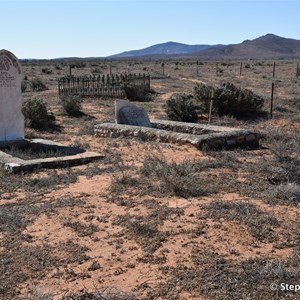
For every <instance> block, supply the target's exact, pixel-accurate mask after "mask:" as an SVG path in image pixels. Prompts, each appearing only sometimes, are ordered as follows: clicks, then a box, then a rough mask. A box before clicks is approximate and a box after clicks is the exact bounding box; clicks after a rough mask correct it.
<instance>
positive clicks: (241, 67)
mask: <svg viewBox="0 0 300 300" xmlns="http://www.w3.org/2000/svg"><path fill="white" fill-rule="evenodd" d="M242 71H243V63H242V62H241V64H240V76H242Z"/></svg>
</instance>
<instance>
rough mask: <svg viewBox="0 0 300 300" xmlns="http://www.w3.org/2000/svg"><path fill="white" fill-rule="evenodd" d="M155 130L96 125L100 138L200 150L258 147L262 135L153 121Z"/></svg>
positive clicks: (226, 128) (223, 128) (130, 126)
mask: <svg viewBox="0 0 300 300" xmlns="http://www.w3.org/2000/svg"><path fill="white" fill-rule="evenodd" d="M151 125H152V128H148V127H141V126H132V125H123V124H113V123H102V124H96V125H95V135H96V136H97V137H111V138H117V137H135V138H139V139H141V140H144V141H153V140H156V141H160V142H164V143H178V144H185V143H190V144H192V145H194V146H196V147H197V148H198V149H201V150H205V149H234V148H238V147H250V148H253V149H255V148H258V147H259V140H260V137H261V134H259V133H257V132H255V131H254V130H250V129H239V128H233V127H225V126H215V125H208V124H198V123H185V122H174V121H166V120H152V121H151Z"/></svg>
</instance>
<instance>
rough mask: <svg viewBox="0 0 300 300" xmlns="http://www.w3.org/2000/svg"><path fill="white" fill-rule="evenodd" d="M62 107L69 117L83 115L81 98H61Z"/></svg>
mask: <svg viewBox="0 0 300 300" xmlns="http://www.w3.org/2000/svg"><path fill="white" fill-rule="evenodd" d="M61 105H62V107H63V109H64V111H65V112H66V113H67V114H68V115H69V116H79V115H82V112H81V98H80V96H75V95H74V96H65V97H62V98H61Z"/></svg>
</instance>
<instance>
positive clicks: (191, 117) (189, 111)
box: [165, 94, 199, 122]
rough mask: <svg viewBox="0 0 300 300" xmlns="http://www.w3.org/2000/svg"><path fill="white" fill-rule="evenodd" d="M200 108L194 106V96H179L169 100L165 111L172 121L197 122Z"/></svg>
mask: <svg viewBox="0 0 300 300" xmlns="http://www.w3.org/2000/svg"><path fill="white" fill-rule="evenodd" d="M198 109H199V107H198V106H197V105H195V104H194V101H193V97H192V95H188V94H177V95H176V96H175V98H173V97H171V98H169V99H168V100H167V102H166V105H165V111H166V114H167V116H168V118H169V119H170V120H172V121H181V122H197V120H198Z"/></svg>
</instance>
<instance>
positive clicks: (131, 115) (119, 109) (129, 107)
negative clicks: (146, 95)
mask: <svg viewBox="0 0 300 300" xmlns="http://www.w3.org/2000/svg"><path fill="white" fill-rule="evenodd" d="M115 109H116V112H115V113H116V123H118V124H126V125H134V126H144V127H152V126H151V123H150V120H149V117H148V114H147V112H146V111H145V109H144V108H143V107H140V106H137V105H134V104H132V103H130V102H129V101H126V100H116V102H115Z"/></svg>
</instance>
